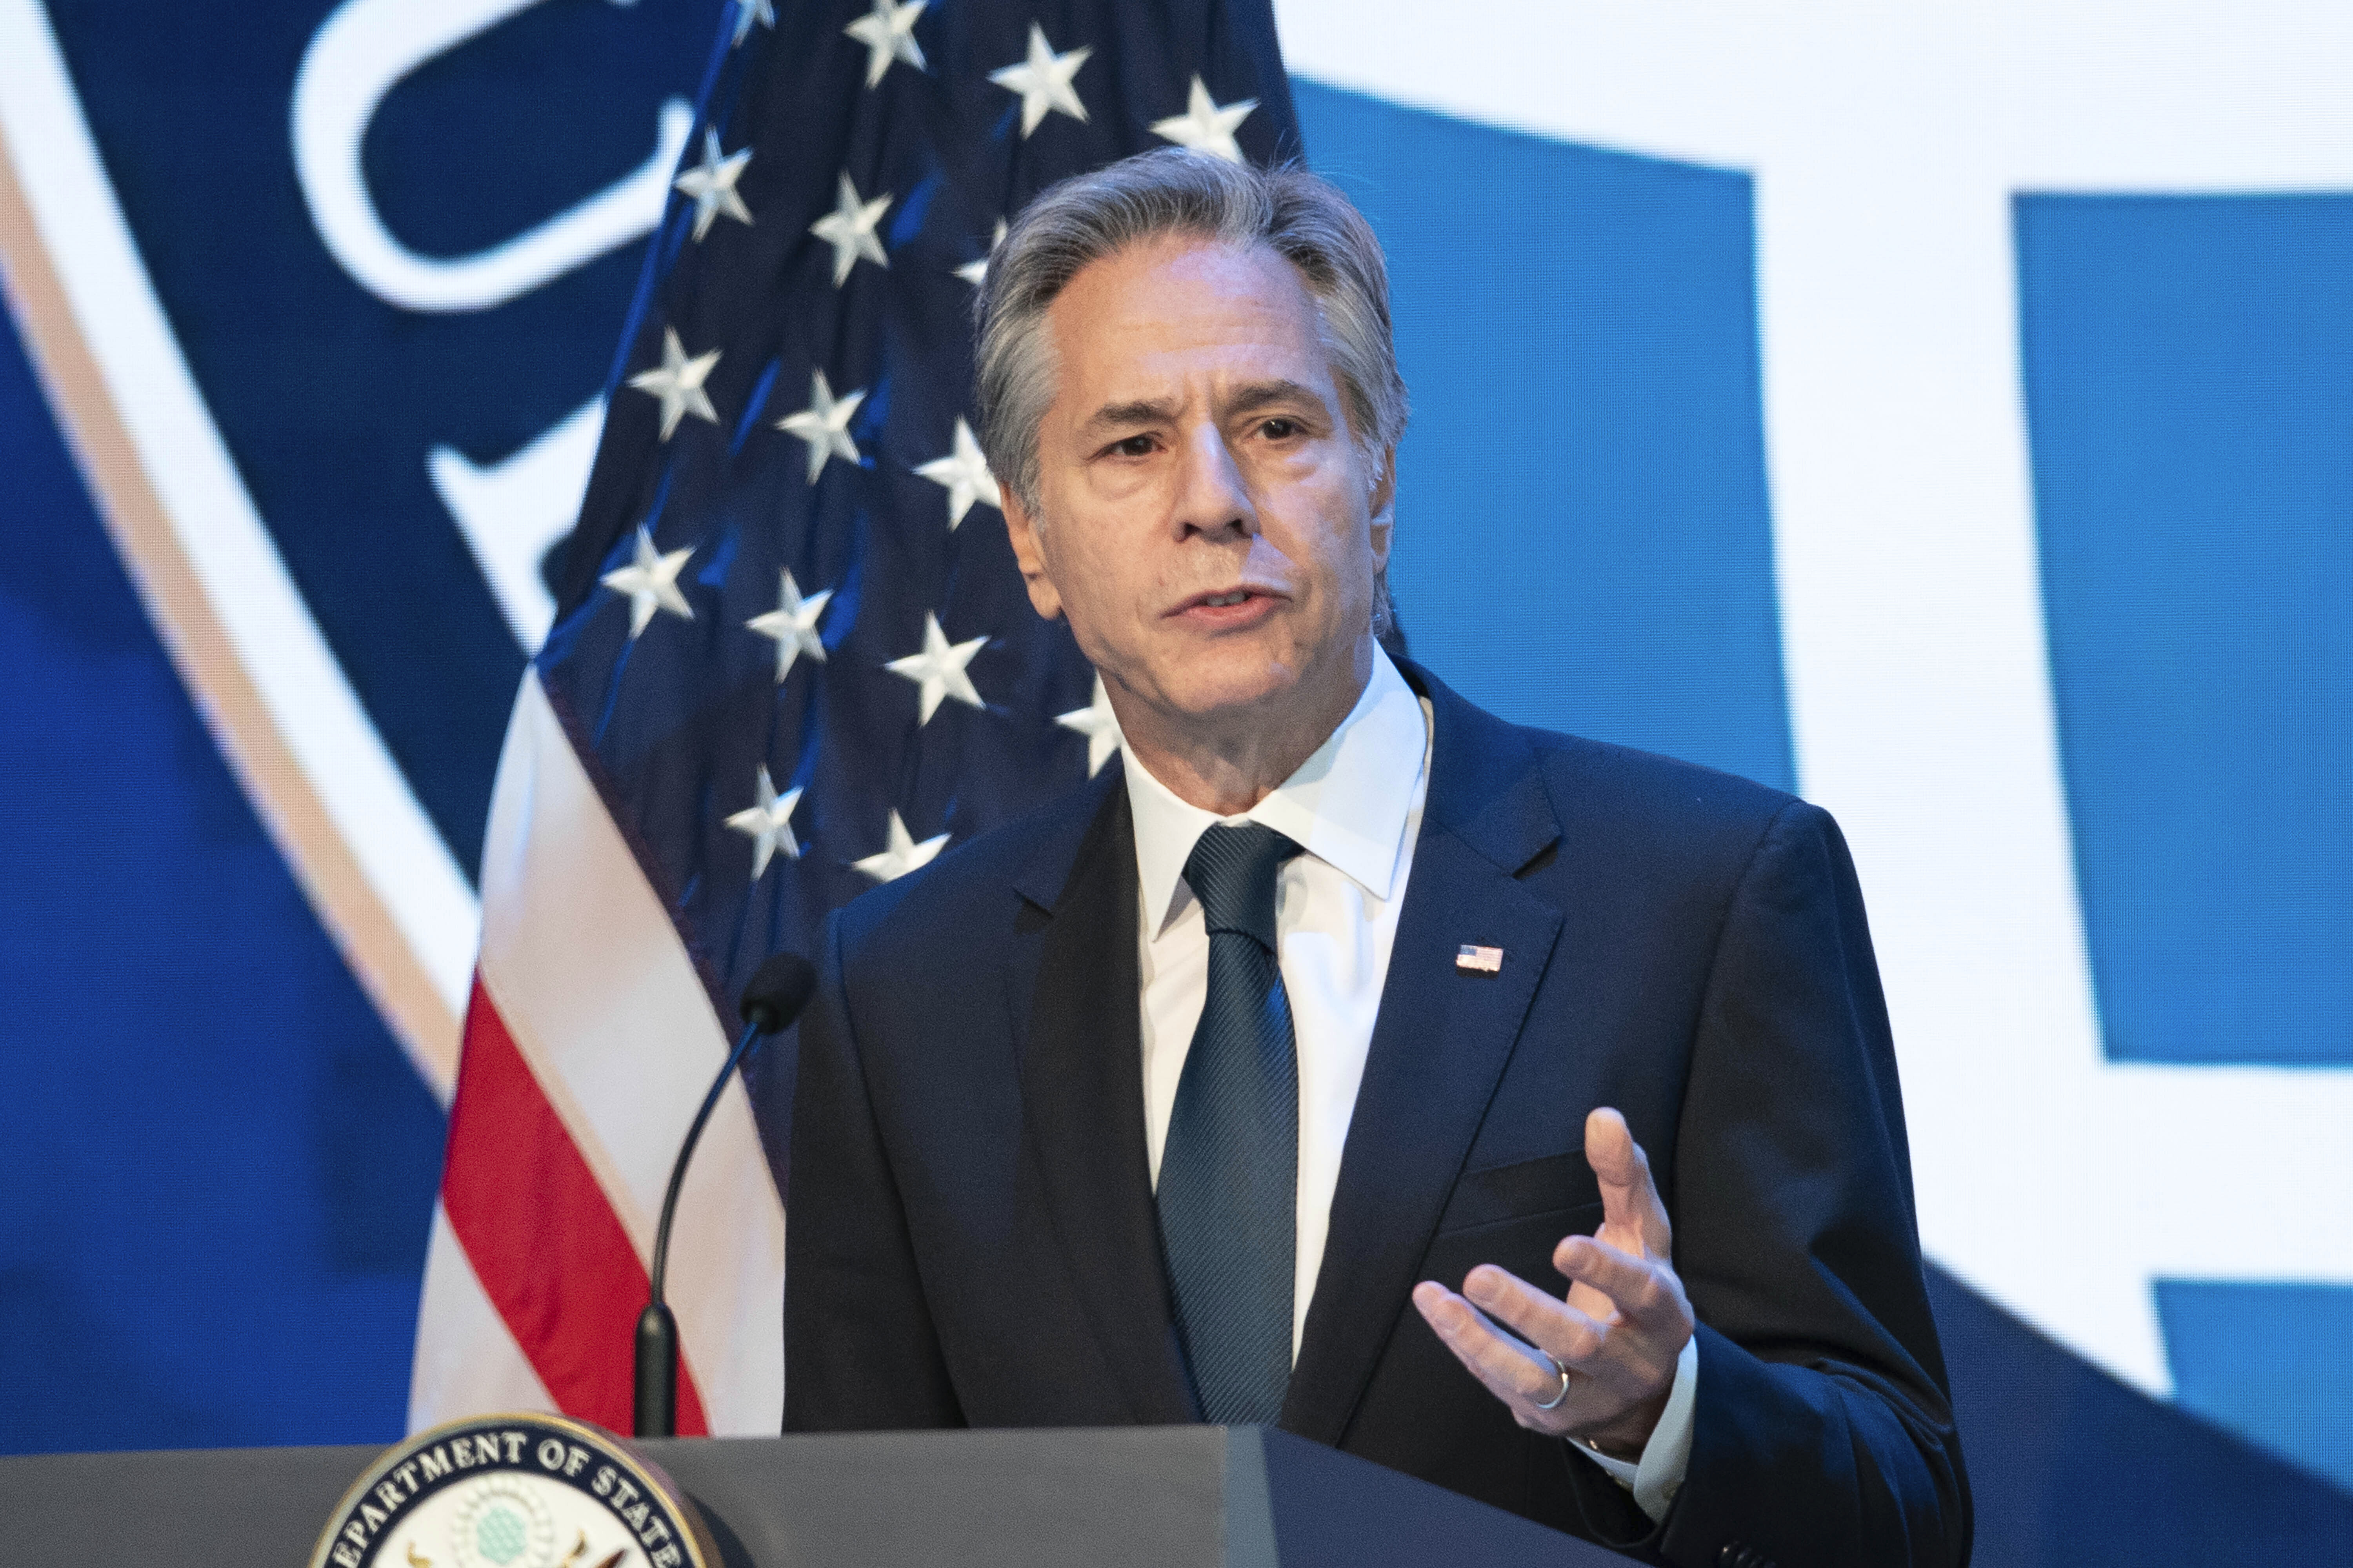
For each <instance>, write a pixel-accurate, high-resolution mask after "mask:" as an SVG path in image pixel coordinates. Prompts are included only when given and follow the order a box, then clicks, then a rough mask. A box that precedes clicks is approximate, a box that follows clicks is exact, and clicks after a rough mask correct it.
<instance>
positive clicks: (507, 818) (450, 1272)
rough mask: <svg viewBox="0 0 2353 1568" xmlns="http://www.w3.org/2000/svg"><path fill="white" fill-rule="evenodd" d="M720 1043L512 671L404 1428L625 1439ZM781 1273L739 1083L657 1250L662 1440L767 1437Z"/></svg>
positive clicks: (677, 950) (668, 927)
mask: <svg viewBox="0 0 2353 1568" xmlns="http://www.w3.org/2000/svg"><path fill="white" fill-rule="evenodd" d="M730 1043H731V1042H730V1041H729V1040H728V1038H727V1037H726V1036H725V1034H724V1033H723V1030H722V1028H721V1026H720V1023H719V1019H718V1017H717V1016H715V1015H714V1014H713V1012H712V1006H711V1000H710V995H709V993H708V992H706V991H705V990H704V989H703V986H702V982H701V980H700V979H699V978H698V977H697V975H696V973H695V971H694V966H693V964H692V963H691V961H690V960H689V959H688V957H687V952H686V948H685V945H684V943H683V942H681V939H680V936H679V933H678V929H677V927H676V926H674V925H672V924H671V922H670V916H669V914H668V912H667V911H666V910H664V908H663V906H662V901H661V900H660V898H659V896H658V895H657V894H656V893H655V891H654V889H653V888H652V887H651V886H650V885H649V883H648V881H647V879H646V877H645V874H644V873H643V871H642V870H640V869H639V868H638V861H637V858H636V857H635V855H633V854H632V853H631V851H630V849H629V847H628V842H627V841H626V840H625V839H624V838H623V837H622V836H621V833H620V831H619V830H618V828H617V827H616V826H615V825H614V822H613V819H612V817H611V816H610V814H609V813H607V810H606V808H605V803H604V801H603V800H602V798H600V797H599V796H598V795H597V793H596V786H595V785H594V784H592V783H591V782H590V780H589V777H588V775H587V773H586V770H585V769H584V768H583V767H582V765H581V761H580V757H579V755H578V754H577V753H576V752H575V751H574V750H573V746H572V742H571V739H570V738H569V737H568V736H567V735H566V734H565V731H564V728H563V725H562V724H561V723H560V722H559V721H557V719H556V716H555V713H554V710H553V709H552V708H550V707H549V705H548V701H547V696H546V693H545V692H544V691H543V690H542V689H541V688H540V684H539V679H538V676H537V674H536V672H532V673H527V674H526V675H525V676H524V678H523V683H522V692H521V693H520V694H519V695H518V697H517V698H516V700H515V709H514V716H513V718H512V721H510V722H509V724H508V728H507V738H506V747H505V750H504V751H503V752H501V755H500V758H499V773H498V781H497V784H495V786H494V787H493V789H492V792H491V820H490V831H489V835H488V837H487V839H486V841H485V844H484V847H483V853H482V948H481V956H480V961H479V963H478V964H477V966H476V970H475V983H474V991H473V998H472V1002H471V1005H470V1007H469V1008H468V1010H467V1015H466V1031H465V1043H464V1047H463V1050H462V1053H461V1055H460V1057H459V1066H458V1095H457V1100H456V1103H455V1105H454V1106H453V1107H452V1109H451V1110H450V1115H449V1152H448V1163H447V1165H446V1167H445V1168H444V1171H443V1173H442V1177H441V1201H440V1203H439V1205H438V1206H437V1207H436V1208H435V1211H434V1215H433V1235H432V1243H431V1249H430V1252H429V1254H428V1256H427V1263H426V1275H425V1296H424V1303H423V1310H422V1312H421V1315H420V1317H419V1320H418V1323H417V1362H416V1369H415V1373H414V1376H413V1379H412V1381H411V1384H410V1387H409V1424H410V1427H411V1429H412V1430H414V1429H417V1428H418V1427H422V1426H429V1425H432V1424H434V1423H437V1422H441V1421H447V1420H451V1419H454V1418H456V1417H458V1416H460V1415H479V1414H483V1413H486V1412H491V1411H499V1410H560V1411H562V1412H564V1413H565V1414H566V1415H575V1416H578V1417H581V1418H583V1419H586V1420H590V1421H595V1422H597V1423H599V1424H600V1425H603V1426H608V1427H611V1428H612V1429H614V1430H616V1431H622V1432H626V1431H628V1429H629V1427H630V1426H631V1415H632V1413H631V1408H630V1405H631V1394H630V1389H631V1355H632V1348H631V1347H632V1343H633V1337H634V1332H635V1329H636V1325H637V1319H638V1312H639V1311H640V1310H643V1309H644V1307H645V1304H646V1289H647V1268H648V1263H649V1258H650V1257H651V1255H652V1249H653V1236H654V1223H655V1221H656V1219H657V1218H658V1217H659V1215H660V1212H661V1198H662V1190H663V1188H664V1186H665V1185H666V1184H667V1183H668V1182H669V1180H670V1162H671V1161H672V1160H673V1159H674V1158H675V1157H676V1155H677V1152H678V1146H679V1142H680V1141H681V1139H682V1138H684V1137H685V1135H686V1128H687V1123H688V1122H689V1121H691V1120H692V1118H693V1115H694V1111H695V1108H696V1106H697V1105H699V1104H700V1103H701V1101H702V1095H703V1094H704V1092H705V1091H706V1090H707V1089H709V1088H710V1084H711V1079H712V1075H713V1074H715V1073H717V1072H718V1070H719V1068H720V1065H721V1063H723V1061H724V1060H725V1059H726V1055H727V1050H728V1047H729V1045H730ZM784 1261H785V1214H784V1205H783V1204H782V1203H781V1202H780V1201H779V1200H778V1198H777V1195H776V1184H775V1182H774V1181H773V1180H772V1179H771V1177H770V1175H769V1172H768V1165H767V1162H766V1159H765V1156H764V1155H763V1154H762V1152H761V1148H760V1139H759V1133H758V1130H757V1128H756V1127H755V1126H754V1122H753V1119H752V1108H751V1104H750V1101H749V1100H747V1099H746V1097H745V1095H744V1089H743V1086H742V1084H741V1082H740V1081H738V1082H736V1083H733V1084H731V1085H730V1086H729V1088H728V1089H727V1092H726V1093H725V1094H724V1095H723V1096H722V1097H721V1099H720V1101H719V1106H718V1109H717V1110H716V1111H715V1112H714V1113H713V1114H712V1119H711V1125H710V1126H709V1127H708V1128H707V1129H706V1130H705V1131H704V1132H703V1135H702V1144H701V1145H700V1146H699V1148H698V1149H697V1151H696V1152H695V1156H694V1164H693V1167H692V1169H691V1171H690V1172H689V1173H688V1174H687V1178H686V1186H685V1189H684V1191H683V1192H682V1193H681V1194H680V1198H679V1214H678V1221H677V1228H676V1230H675V1231H674V1232H673V1234H672V1236H671V1238H670V1278H669V1282H668V1289H667V1294H668V1297H669V1300H670V1306H671V1308H672V1310H674V1311H675V1312H676V1313H677V1315H678V1321H679V1334H680V1341H681V1350H682V1354H683V1357H684V1360H685V1363H686V1365H685V1375H684V1376H683V1377H682V1378H681V1381H680V1385H679V1400H678V1429H679V1431H680V1433H681V1435H699V1434H703V1433H710V1434H714V1435H734V1434H749V1433H773V1432H775V1431H776V1429H777V1427H778V1425H779V1423H780V1421H781V1419H782V1415H783V1409H784V1391H785V1366H784V1322H783V1310H784V1278H785V1268H784Z"/></svg>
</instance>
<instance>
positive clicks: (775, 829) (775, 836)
mask: <svg viewBox="0 0 2353 1568" xmlns="http://www.w3.org/2000/svg"><path fill="white" fill-rule="evenodd" d="M755 782H756V784H757V785H758V789H759V794H758V796H757V798H758V801H759V804H758V805H748V806H745V807H744V809H743V810H741V811H739V812H737V813H736V814H735V815H734V816H731V817H729V818H728V819H727V826H730V827H732V828H733V829H734V830H735V831H736V832H738V833H740V834H743V835H744V837H747V838H749V839H750V840H751V841H752V880H754V881H755V882H756V881H758V880H759V879H761V878H762V877H763V876H765V875H766V873H767V869H768V862H769V861H770V860H773V859H775V858H776V851H777V850H779V849H781V850H783V851H784V852H785V855H786V858H789V859H794V860H797V859H799V858H801V841H800V840H799V839H797V838H796V837H793V807H795V806H797V805H800V803H801V792H800V791H799V790H797V789H792V790H787V791H786V792H785V793H784V794H783V795H778V794H777V793H776V783H775V781H774V780H772V779H770V778H769V777H768V764H767V763H761V764H760V776H759V778H758V780H757V781H755Z"/></svg>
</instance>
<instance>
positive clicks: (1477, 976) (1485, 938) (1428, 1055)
mask: <svg viewBox="0 0 2353 1568" xmlns="http://www.w3.org/2000/svg"><path fill="white" fill-rule="evenodd" d="M1399 668H1400V669H1401V670H1402V671H1403V672H1404V673H1405V675H1406V678H1407V679H1408V680H1409V682H1410V683H1411V684H1412V685H1413V686H1414V687H1415V688H1416V689H1418V690H1419V691H1421V692H1422V694H1423V695H1425V696H1428V697H1429V698H1430V703H1431V708H1432V710H1433V715H1434V719H1435V723H1434V728H1435V731H1436V734H1435V738H1434V744H1433V748H1432V751H1433V755H1432V764H1431V775H1430V794H1429V796H1428V799H1427V801H1426V803H1425V804H1424V806H1423V810H1422V827H1421V836H1420V837H1419V840H1418V841H1417V843H1416V844H1415V847H1414V857H1413V866H1412V870H1411V873H1410V875H1409V879H1408V880H1407V884H1406V894H1405V907H1404V908H1403V909H1402V910H1399V911H1398V931H1397V938H1396V942H1395V943H1394V945H1393V946H1392V947H1391V949H1390V953H1389V967H1388V979H1387V982H1386V983H1385V984H1384V986H1383V988H1382V992H1381V1005H1380V1011H1379V1014H1378V1016H1377V1020H1376V1022H1375V1024H1374V1027H1373V1038H1372V1043H1371V1047H1370V1049H1369V1050H1368V1052H1367V1054H1366V1061H1365V1077H1364V1081H1363V1084H1362V1086H1361V1087H1360V1088H1359V1089H1358V1090H1357V1091H1356V1110H1355V1113H1354V1115H1353V1116H1352V1117H1351V1118H1350V1121H1349V1126H1348V1141H1347V1144H1346V1147H1345V1151H1344V1152H1343V1153H1342V1156H1341V1163H1340V1180H1339V1186H1338V1189H1337V1190H1336V1191H1335V1194H1333V1199H1332V1219H1331V1227H1330V1230H1329V1232H1328V1234H1327V1237H1326V1239H1325V1242H1324V1262H1323V1267H1322V1268H1321V1270H1320V1271H1319V1273H1318V1275H1317V1278H1316V1285H1315V1295H1314V1300H1313V1302H1312V1303H1311V1304H1310V1306H1309V1308H1308V1314H1307V1326H1306V1332H1305V1334H1304V1336H1303V1340H1302V1343H1301V1350H1300V1357H1299V1363H1298V1365H1297V1366H1296V1367H1295V1368H1294V1369H1293V1373H1292V1379H1291V1388H1290V1392H1289V1394H1288V1396H1287V1397H1286V1399H1285V1401H1284V1404H1283V1410H1282V1425H1283V1426H1285V1427H1287V1428H1289V1429H1290V1430H1292V1431H1293V1432H1296V1433H1299V1434H1300V1435H1302V1436H1307V1437H1313V1438H1314V1439H1316V1440H1317V1441H1319V1442H1323V1443H1327V1444H1331V1445H1334V1446H1337V1445H1338V1444H1339V1443H1340V1441H1341V1439H1342V1437H1343V1436H1345V1432H1346V1429H1347V1425H1348V1420H1349V1417H1350V1416H1351V1415H1353V1414H1354V1412H1355V1410H1356V1402H1357V1400H1358V1398H1359V1397H1361V1395H1362V1394H1363V1392H1364V1388H1365V1384H1366V1381H1367V1380H1368V1379H1369V1378H1370V1377H1371V1375H1372V1372H1373V1367H1374V1365H1375V1363H1377V1361H1378V1359H1379V1357H1380V1353H1381V1351H1382V1348H1383V1347H1384V1346H1385V1345H1387V1344H1388V1341H1389V1337H1390V1335H1391V1334H1392V1333H1393V1332H1394V1331H1395V1330H1396V1328H1397V1323H1398V1316H1399V1314H1400V1313H1402V1312H1404V1311H1405V1310H1407V1308H1408V1302H1409V1292H1410V1291H1411V1289H1412V1288H1413V1286H1414V1284H1415V1281H1416V1277H1417V1276H1416V1269H1417V1268H1418V1266H1419V1263H1420V1261H1421V1258H1422V1257H1423V1255H1424V1254H1425V1253H1426V1252H1427V1251H1428V1249H1429V1246H1430V1237H1431V1236H1432V1235H1433V1234H1434V1233H1435V1231H1436V1229H1437V1225H1438V1216H1439V1215H1440V1212H1441V1211H1442V1210H1443V1209H1444V1207H1445V1205H1446V1199H1447V1195H1448V1194H1450V1193H1451V1191H1452V1190H1453V1186H1454V1182H1455V1178H1456V1177H1457V1176H1458V1175H1460V1174H1461V1170H1462V1164H1463V1161H1464V1159H1465V1157H1466V1156H1467V1155H1468V1154H1469V1152H1470V1149H1471V1144H1472V1140H1473V1138H1474V1137H1476V1135H1477V1133H1478V1131H1479V1125H1480V1122H1481V1121H1482V1120H1483V1119H1484V1117H1485V1115H1486V1110H1487V1104H1488V1101H1489V1100H1491V1099H1492V1098H1493V1095H1494V1091H1495V1085H1496V1083H1497V1081H1498V1080H1499V1079H1501V1078H1502V1076H1503V1072H1504V1065H1505V1063H1507V1062H1508V1061H1509V1060H1510V1059H1511V1055H1512V1049H1513V1047H1514V1045H1515V1044H1516V1043H1517V1041H1518V1039H1519V1034H1520V1027H1521V1025H1522V1023H1523V1022H1524V1021H1525V1018H1526V1016H1527V1011H1528V1005H1529V1003H1530V1002H1531V1001H1532V1000H1533V999H1534V997H1535V989H1536V984H1537V982H1538V981H1539V980H1541V979H1542V978H1543V974H1544V970H1545V966H1546V962H1547V961H1548V960H1549V958H1550V956H1551V953H1552V949H1553V943H1554V942H1555V941H1556V939H1557V937H1558V936H1559V933H1560V927H1561V916H1560V912H1559V911H1558V910H1555V909H1554V908H1552V907H1551V906H1550V905H1549V904H1547V903H1546V902H1545V901H1544V900H1541V899H1538V898H1537V897H1535V895H1534V894H1532V893H1530V892H1528V891H1527V889H1525V888H1523V887H1522V886H1521V885H1520V884H1519V883H1518V882H1517V881H1515V880H1514V875H1513V874H1514V872H1516V871H1518V870H1519V869H1520V868H1523V867H1525V865H1527V864H1528V862H1529V861H1530V860H1532V859H1533V858H1535V856H1536V855H1538V854H1539V853H1541V852H1542V851H1543V850H1544V849H1545V848H1546V847H1547V846H1549V845H1551V844H1552V843H1554V842H1555V841H1556V840H1557V838H1558V837H1559V836H1560V829H1559V825H1558V821H1557V819H1556V816H1554V813H1553V810H1552V805H1551V802H1550V800H1549V799H1548V797H1547V796H1546V794H1545V791H1544V787H1543V781H1542V779H1541V778H1540V777H1539V776H1538V773H1537V771H1536V759H1535V752H1534V750H1533V748H1531V747H1530V746H1529V745H1528V743H1527V742H1526V741H1525V739H1523V738H1522V737H1521V736H1520V735H1519V734H1518V733H1517V732H1516V731H1514V730H1512V729H1511V728H1510V727H1509V726H1507V725H1504V724H1503V723H1501V722H1500V721H1496V720H1494V719H1492V718H1490V717H1488V716H1487V715H1486V714H1484V713H1482V712H1480V711H1479V710H1477V709H1475V708H1472V706H1471V705H1470V704H1468V703H1466V702H1464V701H1462V700H1461V699H1459V698H1457V697H1455V696H1454V695H1453V694H1452V693H1451V692H1450V691H1448V690H1447V689H1445V688H1444V687H1443V686H1441V685H1440V684H1439V683H1438V682H1437V681H1436V680H1434V679H1431V678H1430V677H1429V676H1428V675H1427V673H1426V672H1424V671H1422V670H1421V669H1419V668H1417V667H1414V666H1412V665H1409V664H1402V663H1401V664H1400V666H1399ZM1465 943H1475V944H1477V945H1480V946H1482V947H1499V948H1501V949H1503V950H1504V963H1503V968H1502V970H1501V972H1500V973H1493V974H1482V973H1465V972H1463V971H1461V970H1460V969H1457V968H1456V967H1455V963H1454V958H1455V954H1456V952H1457V951H1458V950H1459V949H1460V948H1461V946H1462V945H1463V944H1465Z"/></svg>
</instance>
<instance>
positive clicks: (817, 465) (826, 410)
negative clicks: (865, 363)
mask: <svg viewBox="0 0 2353 1568" xmlns="http://www.w3.org/2000/svg"><path fill="white" fill-rule="evenodd" d="M865 401H866V389H865V388H864V387H860V388H859V389H858V390H857V391H856V392H853V393H851V394H850V395H849V396H847V397H836V396H834V395H833V388H832V386H831V385H830V384H828V382H827V381H826V379H825V372H823V371H821V370H820V371H815V372H812V373H811V374H810V375H809V405H808V406H807V408H804V409H802V410H801V411H800V412H799V413H798V414H787V415H786V416H784V417H783V418H782V419H779V420H777V421H776V428H777V429H779V430H786V431H790V432H791V433H792V434H793V435H796V436H797V437H800V438H801V439H802V440H804V441H806V442H807V443H808V482H809V483H811V484H815V483H817V477H818V475H819V474H821V473H823V472H825V465H826V463H827V461H828V459H830V458H848V459H849V461H850V462H852V463H856V462H857V461H858V443H857V442H856V441H854V440H852V439H850V436H849V416H851V415H853V414H855V413H857V412H858V405H860V404H861V403H863V402H865Z"/></svg>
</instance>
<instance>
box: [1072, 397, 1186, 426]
mask: <svg viewBox="0 0 2353 1568" xmlns="http://www.w3.org/2000/svg"><path fill="white" fill-rule="evenodd" d="M1174 418H1176V404H1174V403H1171V402H1168V401H1166V399H1159V400H1155V399H1152V398H1137V399H1135V400H1134V401H1133V402H1129V403H1106V404H1104V405H1103V406H1102V407H1101V408H1098V409H1096V410H1095V411H1094V412H1093V413H1092V414H1091V415H1089V416H1087V422H1086V424H1085V426H1083V428H1085V429H1089V430H1101V429H1112V428H1115V427H1118V426H1128V425H1164V424H1166V423H1167V422H1168V421H1170V420H1172V419H1174Z"/></svg>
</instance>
